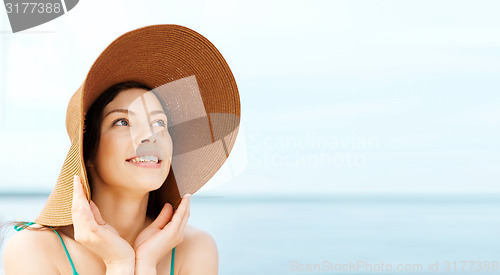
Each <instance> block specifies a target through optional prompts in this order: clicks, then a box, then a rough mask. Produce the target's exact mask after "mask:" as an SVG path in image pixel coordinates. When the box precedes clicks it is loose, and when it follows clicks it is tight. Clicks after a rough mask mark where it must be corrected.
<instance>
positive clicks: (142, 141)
mask: <svg viewBox="0 0 500 275" xmlns="http://www.w3.org/2000/svg"><path fill="white" fill-rule="evenodd" d="M153 137H154V135H153ZM152 139H153V143H155V142H156V138H152ZM144 142H151V140H150V139H149V138H146V139H143V140H141V143H144Z"/></svg>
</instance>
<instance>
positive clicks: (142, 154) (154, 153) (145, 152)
mask: <svg viewBox="0 0 500 275" xmlns="http://www.w3.org/2000/svg"><path fill="white" fill-rule="evenodd" d="M143 156H155V157H157V158H158V163H160V162H161V161H162V160H163V158H162V157H161V155H160V153H159V152H157V151H143V152H141V153H140V154H139V155H133V156H131V157H130V158H128V159H127V161H130V160H131V159H133V158H136V157H143Z"/></svg>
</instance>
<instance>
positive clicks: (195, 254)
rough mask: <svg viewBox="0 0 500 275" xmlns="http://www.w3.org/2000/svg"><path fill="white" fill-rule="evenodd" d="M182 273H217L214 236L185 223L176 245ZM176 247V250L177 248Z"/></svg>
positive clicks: (217, 260) (217, 259) (217, 256)
mask: <svg viewBox="0 0 500 275" xmlns="http://www.w3.org/2000/svg"><path fill="white" fill-rule="evenodd" d="M177 249H178V251H179V254H181V255H179V258H180V259H179V260H180V261H181V266H182V268H181V271H182V272H181V273H182V274H207V275H208V274H217V273H218V262H219V255H218V252H217V245H216V243H215V240H214V238H213V237H212V236H211V235H210V234H209V233H207V232H206V231H203V230H201V229H199V228H196V227H194V226H191V225H189V224H188V225H187V226H186V229H185V231H184V239H183V241H182V242H181V243H180V244H179V245H178V246H177ZM177 249H176V250H177Z"/></svg>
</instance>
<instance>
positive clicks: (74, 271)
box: [49, 226, 79, 275]
mask: <svg viewBox="0 0 500 275" xmlns="http://www.w3.org/2000/svg"><path fill="white" fill-rule="evenodd" d="M49 227H50V228H52V230H54V232H56V234H57V236H58V237H59V239H60V240H61V243H62V245H63V247H64V251H65V252H66V256H68V260H69V263H70V264H71V268H73V275H79V274H78V272H76V269H75V265H74V264H73V261H72V260H71V257H70V256H69V252H68V249H66V245H65V244H64V241H63V239H62V238H61V235H59V233H57V231H56V230H55V229H54V228H53V227H52V226H49Z"/></svg>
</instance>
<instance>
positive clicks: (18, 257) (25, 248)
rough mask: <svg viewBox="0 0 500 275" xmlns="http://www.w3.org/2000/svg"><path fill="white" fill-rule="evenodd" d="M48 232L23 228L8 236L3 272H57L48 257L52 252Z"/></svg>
mask: <svg viewBox="0 0 500 275" xmlns="http://www.w3.org/2000/svg"><path fill="white" fill-rule="evenodd" d="M50 233H51V232H49V231H48V230H37V231H35V230H28V229H24V230H22V231H20V232H17V233H15V234H14V235H13V236H12V237H10V238H9V240H8V241H7V244H6V245H5V251H4V255H3V261H4V268H5V274H7V275H10V274H40V272H42V271H43V272H42V273H43V274H59V272H58V269H57V266H56V264H55V262H54V261H52V260H51V258H50V255H53V252H54V251H52V250H54V248H53V247H54V245H53V243H52V241H53V240H52V238H53V237H54V236H53V235H52V234H50Z"/></svg>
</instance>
